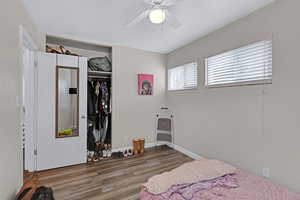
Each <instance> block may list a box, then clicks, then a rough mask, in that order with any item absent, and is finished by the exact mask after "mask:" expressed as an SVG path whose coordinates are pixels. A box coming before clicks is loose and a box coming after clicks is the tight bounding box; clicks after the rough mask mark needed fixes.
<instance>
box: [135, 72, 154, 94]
mask: <svg viewBox="0 0 300 200" xmlns="http://www.w3.org/2000/svg"><path fill="white" fill-rule="evenodd" d="M153 81H154V76H153V75H152V74H138V94H139V95H145V96H147V95H153V84H154V82H153Z"/></svg>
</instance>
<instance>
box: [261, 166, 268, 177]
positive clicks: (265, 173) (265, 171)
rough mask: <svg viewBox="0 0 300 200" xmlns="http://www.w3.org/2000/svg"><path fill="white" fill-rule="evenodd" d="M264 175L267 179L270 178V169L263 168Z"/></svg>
mask: <svg viewBox="0 0 300 200" xmlns="http://www.w3.org/2000/svg"><path fill="white" fill-rule="evenodd" d="M262 175H263V176H264V177H266V178H270V169H269V168H263V169H262Z"/></svg>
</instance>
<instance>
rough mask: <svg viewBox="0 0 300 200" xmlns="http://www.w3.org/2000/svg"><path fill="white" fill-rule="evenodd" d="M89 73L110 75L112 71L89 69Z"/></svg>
mask: <svg viewBox="0 0 300 200" xmlns="http://www.w3.org/2000/svg"><path fill="white" fill-rule="evenodd" d="M88 74H89V75H107V76H108V75H112V72H104V71H89V72H88Z"/></svg>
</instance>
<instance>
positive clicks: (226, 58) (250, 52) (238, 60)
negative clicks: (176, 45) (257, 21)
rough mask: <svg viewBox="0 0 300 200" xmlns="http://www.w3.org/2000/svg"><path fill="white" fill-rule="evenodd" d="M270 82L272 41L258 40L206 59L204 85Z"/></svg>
mask: <svg viewBox="0 0 300 200" xmlns="http://www.w3.org/2000/svg"><path fill="white" fill-rule="evenodd" d="M271 82H272V41H260V42H256V43H254V44H251V45H248V46H245V47H242V48H239V49H235V50H232V51H229V52H226V53H223V54H220V55H217V56H213V57H210V58H207V59H206V86H226V85H244V84H260V83H261V84H263V83H271Z"/></svg>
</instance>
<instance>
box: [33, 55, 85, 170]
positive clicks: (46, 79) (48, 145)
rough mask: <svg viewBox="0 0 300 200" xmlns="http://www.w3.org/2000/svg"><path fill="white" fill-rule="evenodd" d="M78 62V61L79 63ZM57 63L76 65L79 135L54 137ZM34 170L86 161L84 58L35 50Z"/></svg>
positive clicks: (60, 64)
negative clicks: (36, 119) (36, 96)
mask: <svg viewBox="0 0 300 200" xmlns="http://www.w3.org/2000/svg"><path fill="white" fill-rule="evenodd" d="M78 64H79V65H78ZM56 65H59V66H67V67H79V77H80V81H79V115H80V116H79V136H78V137H68V138H56V135H55V134H56V133H55V131H56V130H55V116H56V115H55V112H56V97H55V95H56V87H55V86H56V82H55V81H56ZM37 95H38V133H37V170H46V169H52V168H59V167H65V166H69V165H76V164H81V163H85V162H86V152H87V147H86V145H87V130H86V109H87V104H86V103H87V59H86V58H78V57H75V56H67V55H55V54H47V53H39V54H38V94H37Z"/></svg>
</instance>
